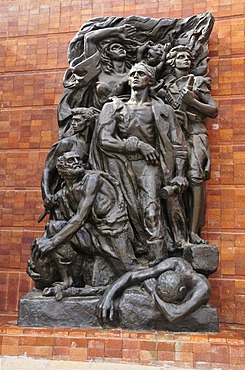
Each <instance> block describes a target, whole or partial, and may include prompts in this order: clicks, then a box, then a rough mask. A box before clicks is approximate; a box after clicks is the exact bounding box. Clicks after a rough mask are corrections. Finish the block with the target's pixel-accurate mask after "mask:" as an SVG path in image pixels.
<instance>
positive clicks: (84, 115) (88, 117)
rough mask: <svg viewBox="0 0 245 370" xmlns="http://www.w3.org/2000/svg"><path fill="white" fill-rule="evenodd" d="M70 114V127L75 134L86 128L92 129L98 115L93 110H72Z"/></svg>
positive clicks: (95, 110)
mask: <svg viewBox="0 0 245 370" xmlns="http://www.w3.org/2000/svg"><path fill="white" fill-rule="evenodd" d="M71 112H72V122H71V126H72V128H73V130H74V132H75V133H77V132H81V131H83V130H85V129H86V128H87V127H88V126H90V127H93V126H94V123H95V119H96V117H97V116H98V113H99V111H97V109H95V108H74V109H72V111H71Z"/></svg>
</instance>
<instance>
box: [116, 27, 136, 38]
mask: <svg viewBox="0 0 245 370" xmlns="http://www.w3.org/2000/svg"><path fill="white" fill-rule="evenodd" d="M118 31H119V36H120V38H121V39H122V40H126V39H129V38H132V37H134V35H135V34H136V27H134V26H131V25H130V24H125V25H124V26H121V27H118Z"/></svg>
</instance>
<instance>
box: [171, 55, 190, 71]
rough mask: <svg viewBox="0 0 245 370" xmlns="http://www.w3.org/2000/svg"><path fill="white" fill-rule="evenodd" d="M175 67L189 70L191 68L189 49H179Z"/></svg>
mask: <svg viewBox="0 0 245 370" xmlns="http://www.w3.org/2000/svg"><path fill="white" fill-rule="evenodd" d="M175 68H177V69H181V70H189V69H190V68H191V57H190V55H189V53H187V51H179V52H178V54H177V55H176V58H175Z"/></svg>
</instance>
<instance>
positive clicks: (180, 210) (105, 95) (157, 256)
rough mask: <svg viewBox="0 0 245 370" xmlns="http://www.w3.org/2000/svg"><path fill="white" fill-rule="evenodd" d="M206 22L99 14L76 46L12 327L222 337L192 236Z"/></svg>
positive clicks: (205, 104) (199, 201)
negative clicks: (25, 288)
mask: <svg viewBox="0 0 245 370" xmlns="http://www.w3.org/2000/svg"><path fill="white" fill-rule="evenodd" d="M212 26H213V17H212V15H211V14H210V13H204V14H202V15H197V16H193V17H191V18H187V19H153V18H144V17H138V16H131V17H128V18H119V17H108V18H96V19H92V20H91V21H88V22H87V23H86V24H85V25H84V26H83V27H82V28H81V29H80V31H79V32H78V33H77V35H76V36H75V37H74V39H73V40H72V41H71V43H70V45H69V49H68V61H69V68H68V70H67V71H66V73H65V76H64V88H65V89H64V93H63V95H62V97H61V100H60V103H59V106H58V125H59V140H58V141H57V142H56V143H54V144H53V145H52V147H51V149H50V151H49V153H48V156H47V159H46V164H45V168H44V171H43V175H42V184H41V186H42V196H43V203H44V212H43V214H42V215H41V216H40V218H39V221H40V222H41V221H43V220H44V219H45V217H46V216H47V215H48V219H47V218H46V226H45V231H44V233H43V235H42V236H41V237H39V238H37V239H35V240H34V241H33V243H32V246H31V258H30V260H29V261H28V268H27V272H28V274H29V275H30V277H31V278H32V279H33V280H34V282H35V287H36V290H34V291H33V292H31V293H30V294H29V297H27V298H23V299H22V300H21V302H20V313H19V325H38V326H45V325H47V326H64V325H65V326H78V327H82V326H85V327H86V326H98V325H102V326H108V327H118V326H119V327H122V328H127V329H135V330H144V329H146V330H149V329H158V330H173V331H176V330H180V331H186V330H187V331H215V330H217V329H218V318H217V312H216V309H215V308H214V307H212V306H210V305H209V303H208V300H209V296H210V286H209V282H208V279H207V277H208V275H209V274H211V273H212V272H214V271H215V270H216V268H217V264H218V251H217V247H216V246H214V245H210V244H208V242H207V241H206V240H204V239H203V238H202V237H201V236H200V233H201V227H202V226H203V224H204V220H205V190H206V189H205V187H206V181H207V180H208V179H209V177H210V153H209V144H208V134H207V129H206V125H205V121H206V118H207V117H210V118H215V117H216V115H217V108H216V105H215V103H214V100H213V98H212V97H211V93H210V90H211V88H210V86H211V84H210V78H209V77H208V59H209V58H208V38H209V35H210V33H211V30H212ZM204 260H205V261H204ZM57 305H58V306H57ZM27 306H28V312H30V313H29V314H27V311H26V307H27ZM61 306H62V312H63V313H62V315H61V316H62V317H60V316H59V317H58V316H57V315H55V314H54V312H55V310H60V307H61ZM71 307H73V308H72V309H71ZM74 307H75V310H74ZM51 312H52V313H51ZM33 317H34V319H33ZM204 318H205V319H204ZM33 320H34V321H33Z"/></svg>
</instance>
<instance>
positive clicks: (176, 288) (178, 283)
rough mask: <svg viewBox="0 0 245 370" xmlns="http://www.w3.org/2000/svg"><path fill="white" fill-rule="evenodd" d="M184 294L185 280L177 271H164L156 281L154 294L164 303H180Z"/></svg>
mask: <svg viewBox="0 0 245 370" xmlns="http://www.w3.org/2000/svg"><path fill="white" fill-rule="evenodd" d="M186 292H187V290H186V284H185V279H184V278H183V276H181V274H180V273H178V272H177V271H172V270H169V271H166V272H164V273H163V274H161V275H160V276H159V278H158V279H157V285H156V293H157V295H158V296H159V298H160V299H162V300H163V301H165V302H169V303H173V302H178V301H182V300H183V299H184V297H185V295H186Z"/></svg>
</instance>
